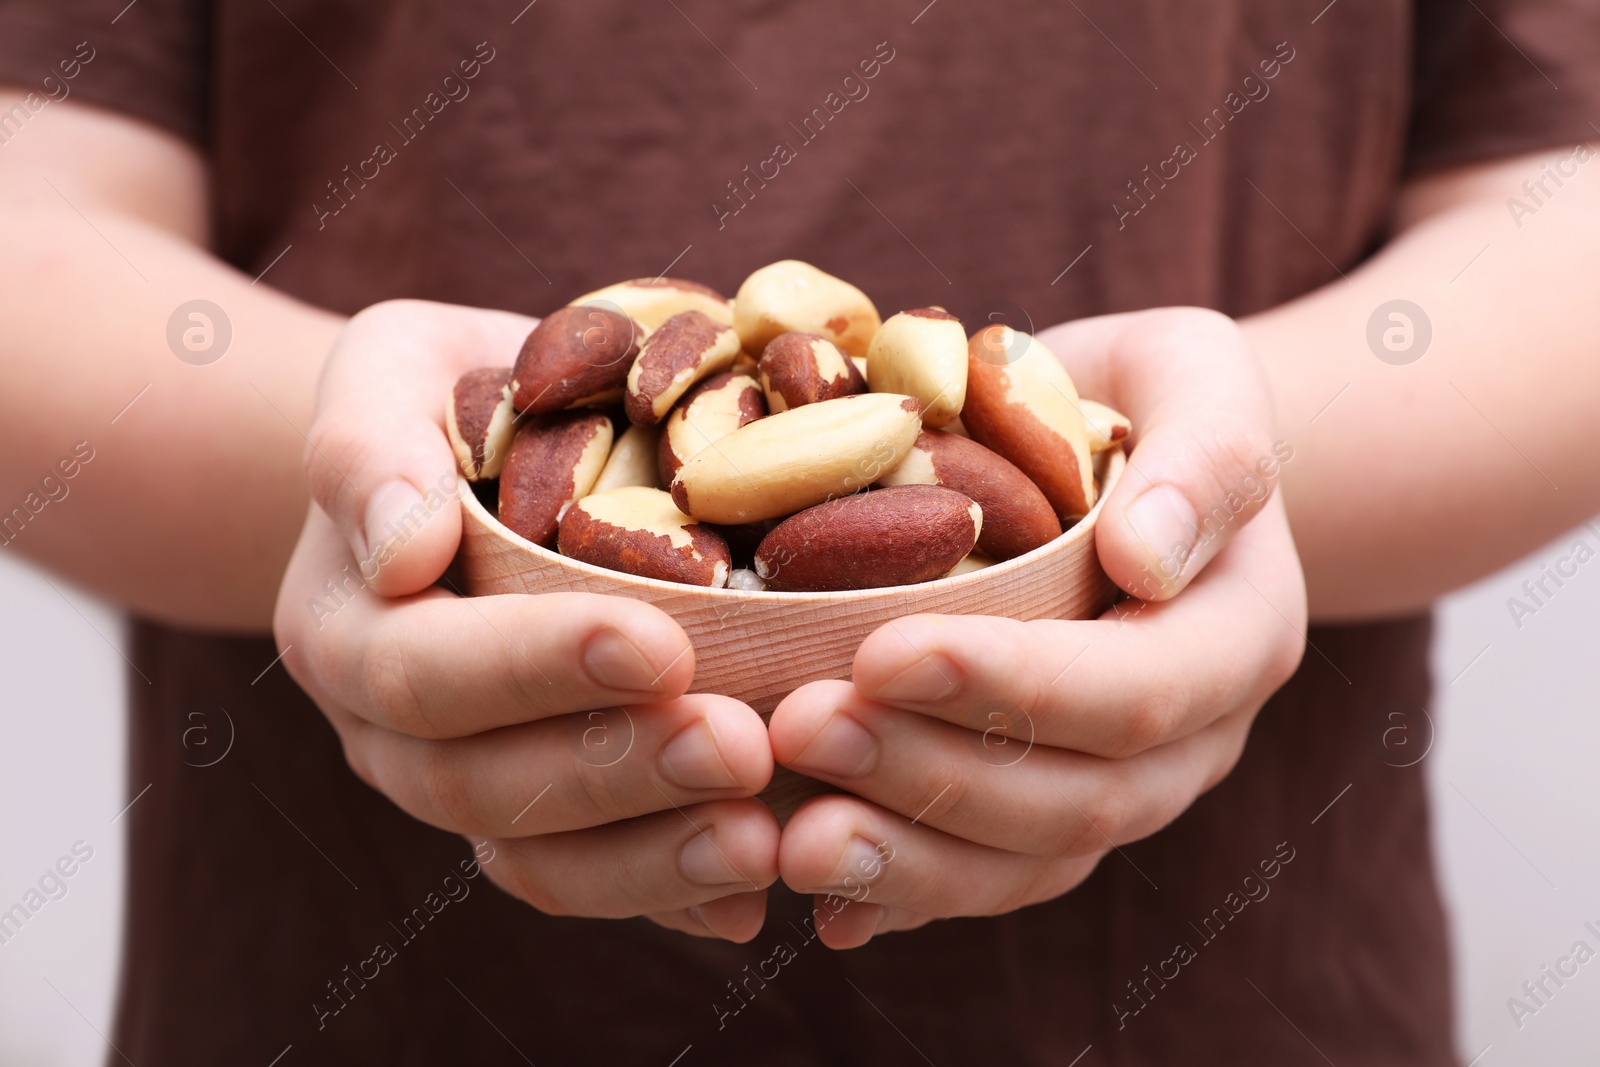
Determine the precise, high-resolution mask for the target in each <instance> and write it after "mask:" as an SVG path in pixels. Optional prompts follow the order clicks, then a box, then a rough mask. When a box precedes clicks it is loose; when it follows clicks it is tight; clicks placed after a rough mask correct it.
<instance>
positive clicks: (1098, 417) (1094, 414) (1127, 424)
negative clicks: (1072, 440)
mask: <svg viewBox="0 0 1600 1067" xmlns="http://www.w3.org/2000/svg"><path fill="white" fill-rule="evenodd" d="M1078 407H1079V408H1080V409H1082V411H1083V421H1084V424H1085V425H1086V426H1087V427H1088V428H1089V451H1091V452H1095V453H1099V452H1109V451H1111V450H1112V449H1113V448H1116V447H1117V446H1119V445H1121V444H1122V442H1123V441H1125V440H1127V438H1128V435H1129V434H1131V433H1132V432H1133V421H1132V420H1131V419H1129V418H1128V416H1126V415H1124V414H1123V413H1122V412H1120V411H1118V410H1117V409H1116V408H1113V407H1107V406H1106V405H1105V404H1102V403H1100V402H1099V401H1098V400H1083V399H1080V400H1079V401H1078Z"/></svg>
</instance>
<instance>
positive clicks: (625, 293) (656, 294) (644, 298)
mask: <svg viewBox="0 0 1600 1067" xmlns="http://www.w3.org/2000/svg"><path fill="white" fill-rule="evenodd" d="M568 306H569V307H578V306H588V307H606V308H611V309H612V310H613V311H620V312H621V313H622V314H624V315H626V316H628V317H629V318H631V319H632V320H633V321H634V322H637V323H638V324H639V325H640V326H641V327H643V328H644V331H645V333H647V334H649V333H653V332H655V331H656V330H657V329H658V328H659V327H660V326H661V324H662V323H663V322H666V321H667V320H668V319H670V318H672V316H674V315H676V314H678V313H679V312H683V311H698V312H700V313H701V314H703V315H706V316H708V317H710V318H711V319H713V320H714V321H716V322H719V323H721V324H722V325H724V326H732V325H733V301H731V300H729V299H728V298H727V297H725V296H723V295H722V294H721V293H719V292H717V291H716V290H715V289H713V288H711V287H710V286H707V285H701V284H700V283H699V282H690V281H684V280H683V279H682V278H635V279H633V280H632V281H628V282H618V283H616V284H615V285H608V286H606V287H605V288H604V289H596V290H595V291H594V292H592V293H584V294H583V295H582V296H580V297H578V299H576V300H574V301H572V303H571V304H570V305H568Z"/></svg>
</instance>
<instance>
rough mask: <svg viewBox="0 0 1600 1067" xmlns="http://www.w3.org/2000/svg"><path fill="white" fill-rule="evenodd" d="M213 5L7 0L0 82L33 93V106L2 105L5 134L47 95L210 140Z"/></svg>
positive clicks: (177, 0) (0, 134)
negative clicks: (19, 109)
mask: <svg viewBox="0 0 1600 1067" xmlns="http://www.w3.org/2000/svg"><path fill="white" fill-rule="evenodd" d="M210 8H211V0H133V2H132V3H129V2H128V0H0V84H3V85H7V86H13V87H16V88H19V89H23V90H26V91H28V92H30V93H32V94H34V95H33V96H32V97H30V100H31V104H24V105H23V110H24V111H28V112H29V113H28V114H27V115H22V114H19V113H18V112H17V111H16V109H13V111H12V112H10V113H7V114H0V138H4V139H9V138H11V137H14V136H19V135H20V130H21V128H22V127H23V126H24V125H25V124H26V121H27V119H28V118H30V117H31V116H32V113H33V111H37V110H40V109H42V108H43V107H48V106H49V103H50V102H57V103H59V102H61V101H63V100H77V101H79V102H82V103H89V104H94V105H95V106H97V107H103V108H106V109H109V110H113V111H120V112H123V113H125V114H128V115H132V116H134V117H135V118H139V119H143V120H145V121H146V122H150V123H153V124H155V125H157V126H160V127H162V128H164V129H167V130H170V131H171V132H173V133H175V134H177V135H178V136H180V137H183V138H185V139H186V140H189V141H192V142H194V143H197V144H203V143H204V142H205V139H206V127H207V105H206V94H207V86H206V82H207V73H208V70H209V66H210V58H209V48H210V43H209V42H210V34H209V23H210ZM30 107H31V109H32V110H30Z"/></svg>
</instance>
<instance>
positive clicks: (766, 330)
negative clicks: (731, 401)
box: [733, 259, 882, 356]
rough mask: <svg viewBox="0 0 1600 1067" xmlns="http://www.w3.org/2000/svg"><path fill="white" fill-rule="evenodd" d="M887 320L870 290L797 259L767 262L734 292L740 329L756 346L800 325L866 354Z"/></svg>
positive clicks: (846, 350)
mask: <svg viewBox="0 0 1600 1067" xmlns="http://www.w3.org/2000/svg"><path fill="white" fill-rule="evenodd" d="M881 321H882V320H881V319H879V318H878V309H877V308H875V307H873V306H872V301H871V300H868V299H867V294H866V293H863V292H862V291H861V290H860V289H857V288H856V287H855V286H853V285H851V284H850V283H849V282H847V281H844V280H843V279H840V278H835V277H834V276H833V275H831V274H828V273H826V272H824V271H820V270H818V269H817V268H816V267H813V266H812V265H811V264H809V263H802V262H800V261H799V260H797V259H785V260H782V261H780V262H778V263H773V264H770V265H768V266H765V267H762V268H761V269H760V270H758V271H756V272H755V273H754V274H752V275H750V277H748V278H746V279H745V280H744V284H743V285H741V286H739V292H738V293H737V294H735V295H734V298H733V325H734V329H736V330H738V331H739V339H740V340H741V341H743V342H744V347H745V348H746V349H747V350H748V351H751V352H760V351H761V350H762V349H764V348H765V347H766V346H767V342H768V341H771V340H772V339H773V338H774V337H776V336H778V335H779V334H780V333H788V332H789V331H790V330H799V331H801V332H803V333H815V334H821V335H822V336H823V337H826V338H827V339H828V340H830V341H832V342H833V343H834V344H836V345H838V346H839V349H840V350H841V351H842V352H844V354H845V355H847V356H864V355H866V354H867V346H868V344H870V343H871V341H872V335H873V334H875V333H877V332H878V326H879V325H880V323H881Z"/></svg>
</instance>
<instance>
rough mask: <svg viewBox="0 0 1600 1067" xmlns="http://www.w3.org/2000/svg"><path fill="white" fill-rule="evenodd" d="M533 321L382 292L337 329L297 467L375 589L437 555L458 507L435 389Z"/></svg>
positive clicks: (502, 355) (498, 355) (410, 586)
mask: <svg viewBox="0 0 1600 1067" xmlns="http://www.w3.org/2000/svg"><path fill="white" fill-rule="evenodd" d="M534 322H535V320H533V319H529V318H526V317H525V316H521V315H513V314H511V313H509V312H499V311H482V310H478V309H476V308H462V307H453V306H450V305H445V304H430V303H425V302H422V301H393V302H390V303H385V304H378V305H375V306H373V307H371V308H368V309H367V310H365V311H363V312H361V313H360V314H359V315H357V316H356V317H355V318H353V319H351V320H350V322H349V324H348V325H347V326H346V327H345V330H344V332H343V333H342V334H341V335H340V338H339V341H338V343H337V344H336V345H335V346H334V350H333V353H332V354H331V355H330V357H329V360H328V363H327V366H326V367H325V369H324V371H323V375H322V381H321V383H320V385H319V388H318V399H319V402H318V410H317V417H316V420H315V422H314V423H313V424H312V427H311V431H310V433H309V434H308V435H307V440H308V447H307V450H306V477H307V480H308V482H309V485H310V488H311V497H312V500H313V501H314V502H315V503H316V504H317V505H318V506H320V507H321V508H322V509H323V510H324V511H325V512H327V514H328V515H329V516H330V517H331V518H332V519H333V522H334V525H335V526H336V527H337V529H338V531H339V533H340V535H341V536H342V537H343V539H344V541H345V543H346V544H348V545H349V547H350V549H351V550H352V551H353V552H354V553H355V556H356V559H357V560H359V561H361V566H362V568H363V570H364V572H370V573H368V574H367V577H368V581H369V582H370V583H371V584H372V586H373V588H374V589H375V590H376V591H378V592H379V593H381V594H383V595H385V596H394V595H400V594H404V593H414V592H416V591H418V590H420V589H424V588H426V587H427V586H428V585H429V584H430V583H431V582H433V581H434V580H435V579H437V578H438V577H439V575H440V574H442V573H443V572H444V569H445V567H446V566H448V565H449V563H450V560H451V557H452V556H453V555H454V554H455V549H456V544H457V542H458V541H459V540H460V536H461V516H460V509H459V508H458V507H457V506H456V500H457V496H456V484H457V483H456V460H455V455H454V453H453V452H452V451H451V448H450V442H449V440H448V438H447V437H446V436H445V431H444V409H445V403H446V400H447V398H448V397H449V395H450V389H451V387H452V386H453V385H454V384H455V380H456V378H457V377H459V376H460V375H461V374H462V373H463V372H464V371H467V370H470V369H472V368H474V367H481V366H495V365H504V366H510V365H511V363H512V362H513V361H514V360H515V358H516V355H517V350H518V346H520V344H521V343H522V341H523V339H524V338H525V337H526V336H527V334H528V332H529V331H530V330H531V329H532V328H533V326H534Z"/></svg>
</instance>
